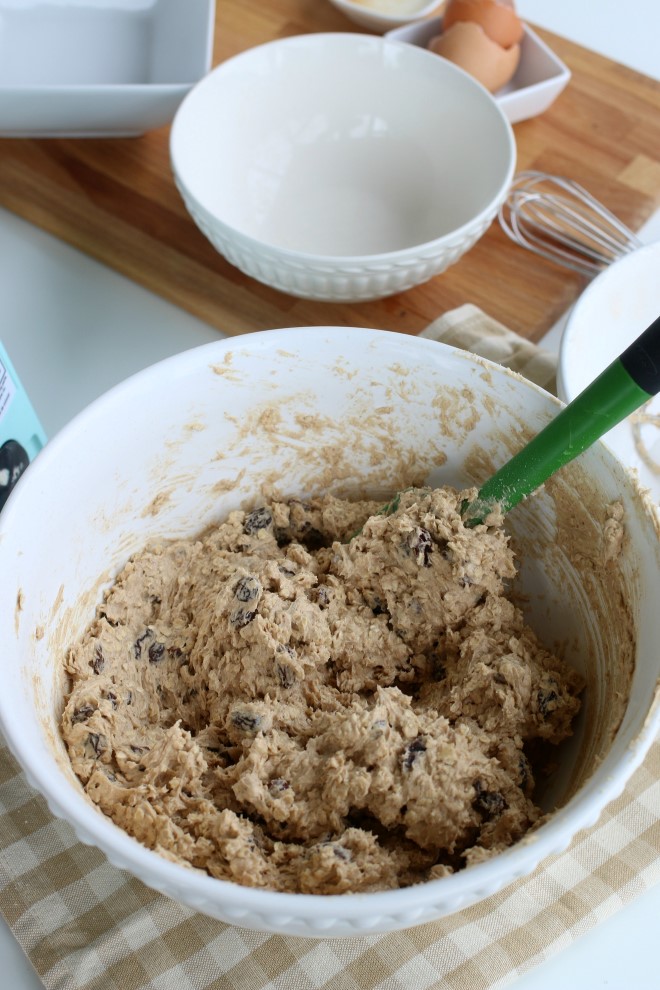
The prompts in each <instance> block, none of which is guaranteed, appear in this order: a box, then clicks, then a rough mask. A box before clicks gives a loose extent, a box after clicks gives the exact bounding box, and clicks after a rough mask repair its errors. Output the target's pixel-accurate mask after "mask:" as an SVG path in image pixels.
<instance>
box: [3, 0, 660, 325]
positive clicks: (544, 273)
mask: <svg viewBox="0 0 660 990" xmlns="http://www.w3.org/2000/svg"><path fill="white" fill-rule="evenodd" d="M331 30H338V31H344V30H360V29H359V28H356V26H355V25H353V24H352V23H351V22H349V21H348V20H346V18H345V17H344V16H343V15H342V14H341V13H339V12H338V11H337V10H335V8H334V7H333V6H331V4H329V3H327V2H325V0H252V2H250V3H246V2H245V0H220V2H219V3H218V4H217V17H216V35H215V51H214V64H217V63H219V62H221V61H223V60H224V59H226V58H228V57H229V56H231V55H234V54H236V53H237V52H239V51H242V50H244V49H246V48H248V47H251V46H252V45H256V44H260V43H262V42H264V41H267V40H270V39H272V38H276V37H281V36H285V35H291V34H299V33H302V32H313V31H331ZM539 34H540V35H541V36H542V37H543V38H544V39H545V40H546V41H547V42H548V44H549V45H550V46H551V48H552V49H553V50H554V51H555V52H556V53H557V54H558V55H559V57H560V58H561V59H562V60H563V61H564V62H565V63H566V64H567V65H568V66H569V68H570V69H571V71H572V74H573V76H572V80H571V82H570V83H569V85H568V87H567V89H566V90H564V92H563V93H562V94H561V96H560V97H559V98H558V99H557V101H556V102H555V103H554V104H553V106H552V107H551V108H550V109H549V110H547V111H546V112H545V113H544V114H542V115H541V116H539V117H536V118H534V119H532V120H529V121H524V122H521V123H519V124H516V125H515V127H514V131H515V136H516V141H517V146H518V168H519V169H525V168H538V169H541V170H544V171H549V172H556V173H562V174H564V175H567V176H570V177H572V178H574V179H576V180H577V181H579V182H581V183H582V184H583V185H584V186H586V187H587V188H588V189H589V190H590V191H591V192H592V193H593V194H594V195H596V196H597V197H598V198H599V199H601V200H602V201H603V202H604V203H606V204H607V205H608V206H609V207H610V209H612V210H613V211H614V212H615V213H617V214H618V215H619V216H620V217H621V219H622V220H624V221H625V222H626V223H628V224H629V225H630V226H631V227H633V228H634V229H636V228H638V227H639V226H640V225H641V224H642V223H643V221H644V220H646V219H647V218H648V217H649V216H650V215H651V214H652V213H653V212H655V210H656V208H658V207H659V206H660V83H658V82H655V81H654V80H652V79H649V78H647V77H645V76H642V75H639V74H638V73H636V72H633V71H632V70H630V69H628V68H625V67H624V66H621V65H618V64H616V63H614V62H611V61H609V60H607V59H605V58H602V57H600V56H599V55H597V54H595V53H593V52H590V51H587V50H585V49H583V48H580V47H579V46H577V45H574V44H572V43H571V42H568V41H566V40H564V39H561V38H559V37H556V36H554V35H551V34H549V33H548V32H545V31H539ZM168 136H169V128H163V129H161V130H158V131H154V132H151V133H149V134H147V135H145V136H144V137H142V138H134V139H126V140H4V141H0V204H1V205H3V206H4V207H6V208H8V209H10V210H12V211H14V212H15V213H17V214H19V215H20V216H22V217H24V218H26V219H28V220H30V221H32V222H33V223H35V224H37V225H38V226H40V227H43V228H44V229H45V230H47V231H49V232H51V233H53V234H55V235H56V236H58V237H60V238H62V239H63V240H64V241H67V242H68V243H69V244H72V245H74V246H75V247H77V248H80V249H81V250H82V251H85V252H87V253H89V254H90V255H93V256H94V257H95V258H98V259H99V260H100V261H102V262H104V263H105V264H107V265H109V266H110V267H112V268H115V269H117V270H118V271H120V272H122V273H123V274H124V275H127V276H128V277H129V278H131V279H134V280H135V281H136V282H139V283H140V284H142V285H144V286H146V287H147V288H149V289H151V290H153V291H154V292H156V293H158V294H159V295H161V296H164V297H165V298H167V299H168V300H170V301H171V302H173V303H176V304H178V305H179V306H181V307H183V308H184V309H186V310H188V311H190V312H191V313H194V314H195V315H197V316H198V317H200V318H201V319H203V320H205V321H206V322H208V323H210V324H211V325H213V326H215V327H218V328H219V329H220V330H222V331H223V332H224V333H226V334H238V333H244V332H248V331H251V330H262V329H267V328H272V327H286V326H307V325H319V324H330V325H336V324H345V325H349V326H369V327H379V328H382V329H388V330H398V331H402V332H404V333H411V334H416V333H419V332H420V331H421V330H422V329H424V327H425V326H426V325H427V324H428V323H429V322H430V321H431V320H433V319H435V318H436V317H437V316H438V315H440V314H441V313H443V312H444V311H445V310H447V309H451V308H453V307H455V306H458V305H461V304H462V303H465V302H472V303H475V304H476V305H478V306H480V307H481V308H482V309H484V310H485V311H486V312H488V313H489V314H490V315H491V316H493V317H495V318H496V319H499V320H501V321H502V322H503V323H505V324H506V325H507V326H509V327H511V328H512V329H514V330H516V331H517V332H518V333H521V334H523V335H524V336H526V337H528V338H530V339H532V340H538V339H539V338H540V337H541V336H542V335H543V333H544V332H545V331H546V330H547V329H548V328H549V327H550V326H552V324H553V323H554V322H555V320H556V319H558V318H559V316H560V315H561V314H562V313H563V312H564V311H565V309H566V308H567V307H568V305H569V304H570V303H571V302H572V301H573V300H574V299H575V298H576V297H577V295H578V294H579V293H580V291H581V290H582V288H583V287H584V284H585V282H584V280H583V279H581V278H580V277H579V276H577V275H574V274H572V273H570V272H567V271H565V270H564V269H561V268H559V267H557V266H555V265H553V264H551V263H550V262H546V261H544V260H542V259H540V258H536V257H535V256H534V255H532V254H530V253H528V252H527V251H525V250H523V249H522V248H520V247H518V246H516V245H515V244H512V243H511V242H510V241H508V239H507V238H506V237H505V235H504V234H503V233H502V231H501V230H500V228H499V225H498V224H497V222H495V223H494V224H493V225H492V226H491V228H490V229H489V231H488V232H487V233H486V235H485V236H484V237H483V238H482V239H481V240H480V241H479V242H478V244H477V245H476V246H475V247H474V248H473V249H472V250H471V251H470V252H469V253H468V254H467V255H466V256H465V257H464V258H462V259H461V260H460V261H459V262H458V263H457V264H456V265H454V266H453V267H452V268H450V269H448V270H447V271H446V272H445V273H444V274H442V275H439V276H437V277H436V278H434V279H432V280H431V281H430V282H428V283H426V284H425V285H423V286H419V287H418V288H415V289H411V290H409V291H408V292H405V293H401V294H399V295H396V296H392V297H390V298H388V299H384V300H380V301H377V302H370V303H360V304H358V305H349V304H336V303H320V302H310V301H306V300H298V299H294V298H292V297H289V296H286V295H284V294H282V293H280V292H278V291H276V290H274V289H270V288H268V287H266V286H264V285H261V284H260V283H258V282H256V281H254V280H253V279H250V278H248V277H247V276H245V275H243V274H242V273H241V272H239V271H238V270H237V269H235V268H233V267H232V266H231V265H229V264H228V263H227V262H226V261H225V260H224V259H223V258H222V257H221V256H220V255H219V254H217V253H216V251H215V250H214V249H213V248H212V247H211V245H210V244H209V243H208V241H207V240H206V239H205V237H204V236H203V235H202V234H201V233H200V232H199V231H198V230H197V228H196V227H195V226H194V224H193V222H192V220H190V219H189V217H188V214H187V212H186V210H185V207H184V206H183V203H182V201H181V199H180V197H179V194H178V192H177V190H176V188H175V186H174V183H173V181H172V176H171V172H170V167H169V155H168Z"/></svg>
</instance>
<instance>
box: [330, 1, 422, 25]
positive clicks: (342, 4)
mask: <svg viewBox="0 0 660 990" xmlns="http://www.w3.org/2000/svg"><path fill="white" fill-rule="evenodd" d="M330 3H331V4H332V6H333V7H336V8H337V10H340V11H341V12H342V14H345V15H346V17H348V18H349V20H351V21H353V23H354V24H359V25H360V27H365V28H369V30H370V31H390V30H392V28H397V27H402V26H403V25H404V24H410V23H412V22H413V21H417V20H419V19H420V18H421V17H427V16H428V15H429V14H431V13H432V12H433V11H434V10H435V9H436V7H439V6H440V3H441V0H431V2H430V3H424V0H399V2H398V3H397V2H393V0H390V2H388V0H381V2H380V3H379V2H378V0H371V2H369V0H367V2H366V3H359V0H330Z"/></svg>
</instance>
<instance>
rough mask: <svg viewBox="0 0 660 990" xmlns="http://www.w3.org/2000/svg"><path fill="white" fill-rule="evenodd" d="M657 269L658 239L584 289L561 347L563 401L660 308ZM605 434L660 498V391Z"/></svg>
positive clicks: (559, 381) (559, 374) (659, 260)
mask: <svg viewBox="0 0 660 990" xmlns="http://www.w3.org/2000/svg"><path fill="white" fill-rule="evenodd" d="M659 271H660V241H658V242H656V243H655V244H649V245H647V246H646V247H643V248H639V249H638V250H636V251H633V252H632V253H631V254H628V255H625V256H624V257H623V258H622V259H621V260H620V261H616V262H614V264H613V265H611V266H610V267H609V268H606V269H605V270H604V271H603V272H602V273H601V274H600V275H598V276H597V277H596V278H595V279H594V281H593V282H592V283H591V285H589V286H588V288H587V289H585V291H584V292H583V293H582V295H581V296H580V298H579V299H578V301H577V303H576V304H575V306H574V307H573V310H572V312H571V314H570V316H569V318H568V321H567V323H566V328H565V329H564V332H563V334H562V338H561V343H560V347H559V367H558V372H557V390H558V393H559V397H560V398H561V399H563V400H564V401H565V402H570V401H571V399H574V398H575V396H576V395H579V393H580V392H581V391H582V390H583V389H584V388H585V387H586V386H587V385H588V384H589V383H590V382H591V381H593V379H594V378H596V377H597V376H598V375H599V374H600V373H601V371H603V370H604V369H605V368H606V367H607V366H608V364H610V363H611V362H612V361H613V360H614V359H615V358H616V357H618V355H619V354H621V352H622V351H624V350H625V349H626V347H628V345H629V344H631V343H632V341H633V340H635V338H636V337H638V336H639V334H640V333H641V332H642V331H643V330H645V329H646V327H647V326H648V325H649V324H650V323H652V322H653V320H655V319H656V318H657V316H658V315H659V314H660V279H659V278H658V272H659ZM642 417H643V418H642ZM644 420H646V421H644ZM604 440H605V443H606V444H607V445H608V446H609V447H610V448H611V449H612V450H613V451H614V453H615V454H616V455H617V457H618V458H619V460H621V461H622V462H623V463H624V464H625V465H626V466H627V467H629V468H633V469H634V470H635V471H636V472H637V475H638V478H639V481H640V484H641V485H642V487H644V488H647V489H648V490H649V491H650V492H651V495H652V497H653V499H654V500H655V501H656V502H659V503H660V396H655V397H654V398H653V399H651V400H650V401H649V403H648V404H646V405H645V406H644V407H643V409H642V410H640V411H639V412H637V413H633V415H632V416H629V417H628V419H626V420H624V421H623V423H619V425H618V426H615V427H614V429H613V430H610V431H609V433H607V434H606V435H605V437H604Z"/></svg>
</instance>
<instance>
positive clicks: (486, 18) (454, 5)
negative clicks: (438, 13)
mask: <svg viewBox="0 0 660 990" xmlns="http://www.w3.org/2000/svg"><path fill="white" fill-rule="evenodd" d="M463 21H470V22H471V23H473V24H480V25H481V27H482V28H483V29H484V31H485V32H486V34H487V35H488V37H489V38H490V39H491V40H492V41H496V42H497V44H498V45H501V46H502V48H510V47H511V45H515V44H517V43H518V42H519V41H520V40H521V38H522V36H523V31H524V26H523V22H522V21H521V20H520V18H519V17H518V15H517V14H516V12H515V10H514V8H513V4H507V3H504V2H500V0H449V3H448V4H447V7H446V8H445V12H444V14H443V18H442V23H443V27H444V30H445V31H447V30H448V29H449V28H450V27H451V26H452V25H453V24H457V23H459V22H463Z"/></svg>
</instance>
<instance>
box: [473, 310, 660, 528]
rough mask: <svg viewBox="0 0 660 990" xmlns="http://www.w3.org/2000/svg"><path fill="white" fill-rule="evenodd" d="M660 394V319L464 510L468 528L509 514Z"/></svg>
mask: <svg viewBox="0 0 660 990" xmlns="http://www.w3.org/2000/svg"><path fill="white" fill-rule="evenodd" d="M597 332H598V330H597V327H594V333H597ZM659 391H660V317H658V319H657V320H654V322H653V323H652V324H651V325H650V327H648V329H646V330H645V331H644V333H642V334H641V335H640V336H639V337H638V338H637V340H635V341H634V342H633V343H632V344H631V345H630V347H628V348H627V349H626V350H625V351H624V352H623V354H621V355H620V356H619V357H618V358H616V360H614V361H613V362H612V364H610V365H609V367H608V368H606V369H605V371H603V372H602V374H600V375H599V376H598V378H596V380H595V381H593V382H592V383H591V385H588V386H587V388H585V390H584V391H583V392H581V393H580V395H578V396H577V398H575V399H573V401H572V402H571V403H569V405H567V406H566V407H565V408H564V409H563V410H562V411H561V412H560V413H559V415H558V416H556V417H555V419H553V420H552V422H550V423H549V424H548V425H547V426H546V427H545V429H543V430H542V431H541V432H540V433H539V434H538V435H537V436H536V437H534V439H533V440H531V441H530V443H528V444H527V445H526V446H525V447H523V449H522V450H521V451H520V452H519V453H518V454H516V455H515V456H514V457H513V458H512V459H511V460H510V461H508V462H507V463H506V464H505V465H504V466H503V467H502V468H500V470H499V471H497V473H496V474H494V475H493V477H492V478H490V479H489V480H488V481H487V482H486V483H485V484H484V485H483V486H482V488H481V489H480V490H479V494H478V496H477V498H476V499H475V501H474V502H470V503H466V504H465V505H464V507H463V518H464V521H465V522H466V524H467V525H470V526H476V525H478V523H480V522H483V520H484V518H485V517H486V516H487V515H488V513H489V512H490V511H491V510H492V509H493V507H494V506H495V505H498V506H499V507H500V510H501V511H502V512H503V513H506V512H508V511H509V509H512V508H513V507H514V505H517V504H518V502H520V501H521V500H522V499H523V498H525V496H526V495H529V494H530V493H531V492H533V491H534V490H535V489H537V488H538V487H539V486H540V485H542V484H543V482H544V481H547V479H548V478H549V477H550V475H552V474H554V472H555V471H558V470H559V468H561V467H563V466H564V464H568V462H569V461H572V460H573V458H574V457H577V456H578V454H581V453H582V451H583V450H586V449H587V447H589V446H591V444H592V443H594V442H595V441H596V440H598V439H599V438H600V437H602V436H603V434H605V433H607V431H608V430H611V429H612V427H613V426H616V424H617V423H620V422H621V420H622V419H625V417H626V416H628V415H630V413H631V412H634V410H635V409H639V407H640V406H641V405H642V404H643V403H644V402H646V401H647V400H648V399H649V398H650V397H651V396H652V395H655V394H656V393H657V392H659Z"/></svg>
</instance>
